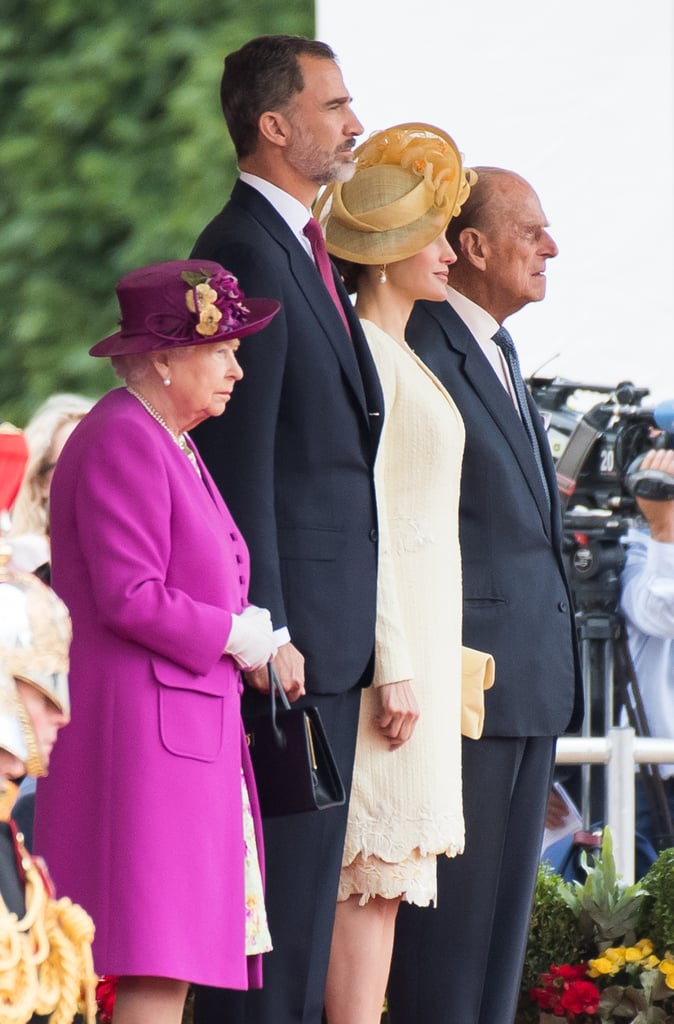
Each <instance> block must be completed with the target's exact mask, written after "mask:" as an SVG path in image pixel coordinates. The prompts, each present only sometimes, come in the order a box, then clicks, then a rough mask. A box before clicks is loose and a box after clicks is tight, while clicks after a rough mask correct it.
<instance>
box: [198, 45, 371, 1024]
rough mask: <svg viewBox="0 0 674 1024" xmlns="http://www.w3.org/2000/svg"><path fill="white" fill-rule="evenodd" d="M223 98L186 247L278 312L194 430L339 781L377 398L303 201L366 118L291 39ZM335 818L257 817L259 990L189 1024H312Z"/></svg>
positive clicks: (361, 678)
mask: <svg viewBox="0 0 674 1024" xmlns="http://www.w3.org/2000/svg"><path fill="white" fill-rule="evenodd" d="M221 98H222V105H223V110H224V113H225V118H226V121H227V126H228V129H229V132H230V135H231V137H232V141H233V143H234V146H235V149H236V153H237V157H238V163H239V169H240V178H239V180H238V181H237V183H236V184H235V186H234V190H233V192H232V195H231V198H230V200H229V202H228V203H227V205H226V206H225V207H224V209H223V210H222V211H221V212H220V213H219V214H218V215H217V216H216V217H215V218H214V220H213V221H211V223H210V224H209V225H208V226H207V227H206V228H205V230H204V231H203V232H202V234H201V235H200V237H199V239H198V240H197V242H196V244H195V246H194V249H193V253H192V255H193V256H194V257H200V256H201V257H204V258H209V259H214V260H217V261H219V262H222V263H224V264H225V265H226V266H227V267H229V268H230V269H231V270H232V271H233V272H234V273H235V274H236V275H237V277H238V278H239V281H240V283H241V286H242V287H243V289H244V290H247V291H249V292H250V294H258V293H259V294H264V295H269V296H272V297H274V298H276V299H278V300H279V301H280V303H281V312H280V314H279V315H278V317H277V318H276V322H274V324H273V325H270V327H269V328H268V329H265V330H264V331H263V332H261V334H260V338H259V341H260V343H259V344H257V343H251V346H250V348H249V349H248V350H247V352H245V353H243V350H242V359H241V365H242V367H243V370H244V378H245V383H244V384H243V386H242V388H241V393H240V394H238V393H237V394H236V395H235V397H234V398H233V399H232V402H231V405H230V408H229V410H228V416H227V419H228V420H229V422H228V423H226V424H220V423H219V422H218V426H217V427H215V428H212V427H210V426H207V425H206V424H204V425H203V428H201V429H199V430H197V431H195V432H194V436H195V439H196V441H197V443H198V445H199V447H200V450H201V452H202V454H203V457H204V459H205V461H206V463H207V464H208V466H209V468H210V470H211V472H212V474H213V476H214V477H215V480H216V481H217V483H218V485H219V487H220V488H221V490H222V493H223V495H224V496H225V499H226V501H227V503H228V505H229V507H230V509H231V511H232V514H233V515H234V518H235V520H236V521H237V524H238V526H239V527H240V529H241V531H242V533H243V535H244V537H245V539H246V541H247V543H248V546H249V548H250V554H251V583H250V594H251V600H252V601H255V602H259V603H261V604H263V605H264V606H265V607H267V608H269V609H270V610H271V613H272V620H273V623H274V627H275V629H276V630H277V633H278V639H279V643H280V647H279V652H278V654H277V656H276V658H275V659H274V664H275V667H276V669H277V671H278V674H279V677H280V679H281V682H282V684H283V687H284V689H285V690H286V692H287V694H288V696H289V697H290V698H291V699H298V700H299V701H303V700H305V701H306V700H308V701H310V703H311V704H314V705H317V706H318V707H319V709H320V713H321V716H322V718H323V721H324V724H325V726H326V729H327V732H328V734H329V736H330V739H331V742H332V745H333V748H334V751H335V754H336V757H337V760H338V763H339V766H340V769H341V773H342V777H343V780H344V783H345V785H346V787H347V792H348V788H349V786H350V780H351V771H352V765H353V755H354V748H355V740H356V730H357V722H358V709H359V703H360V693H361V687H362V686H364V685H367V684H368V683H369V682H370V679H371V673H372V660H373V647H374V622H375V589H376V563H377V518H376V508H375V499H374V484H373V463H374V458H375V453H376V450H377V443H378V439H379V433H380V430H381V423H382V418H383V399H382V395H381V390H380V386H379V380H378V378H377V375H376V371H375V368H374V364H373V362H372V358H371V356H370V352H369V349H368V347H367V343H366V341H365V338H364V336H363V333H362V330H361V328H360V325H359V322H358V319H357V317H356V316H355V314H354V312H353V307H352V305H351V303H350V302H349V299H348V296H347V294H346V292H345V290H344V288H343V286H342V283H341V281H340V279H339V277H338V275H337V274H336V272H335V271H334V269H333V267H332V265H331V264H330V262H329V260H328V257H327V254H326V253H325V249H324V245H323V241H322V235H320V230H319V232H318V233H317V232H316V228H317V225H316V223H315V221H313V220H312V218H311V212H310V208H311V205H312V203H313V201H314V199H315V198H316V194H317V192H318V189H319V187H320V186H321V185H323V184H326V183H328V182H330V181H345V180H348V178H350V177H351V175H352V174H353V171H354V164H353V157H352V150H353V146H354V140H355V137H356V136H357V135H359V134H360V133H361V132H362V126H361V124H360V122H359V121H358V119H357V118H356V116H355V115H354V114H353V112H352V110H351V98H350V96H349V94H348V91H347V89H346V87H345V85H344V82H343V79H342V75H341V72H340V69H339V67H338V65H337V62H336V59H335V55H334V53H333V52H332V50H331V49H330V48H329V47H328V46H327V45H326V44H324V43H320V42H315V41H312V40H308V39H303V38H299V37H294V36H262V37H260V38H258V39H254V40H251V41H250V42H249V43H247V44H246V45H245V46H243V47H242V48H241V49H240V50H238V51H237V52H235V53H232V54H230V55H229V56H228V57H227V59H226V61H225V70H224V75H223V78H222V87H221ZM248 682H249V684H251V687H252V688H248V693H247V695H246V697H245V698H244V700H245V704H246V705H247V709H248V710H251V709H253V708H254V707H258V708H259V707H260V706H261V704H263V703H264V704H266V702H267V701H268V698H266V699H265V697H264V693H263V691H264V690H265V689H266V688H267V682H266V678H265V675H264V673H262V674H257V675H256V674H254V673H253V674H252V675H251V676H249V678H248ZM204 824H205V827H206V825H207V823H204ZM345 826H346V808H345V807H343V808H338V809H334V808H333V809H331V810H328V811H324V812H321V813H316V814H304V815H294V816H291V817H287V818H270V819H268V820H267V821H266V822H265V845H266V851H267V858H266V859H267V893H266V902H267V909H268V916H269V924H270V928H271V932H272V941H273V944H274V951H273V953H271V954H270V955H269V956H267V957H266V958H265V964H264V988H263V990H262V991H261V992H251V993H245V994H238V993H228V992H219V991H217V990H209V989H205V990H201V991H199V992H198V993H197V999H196V1021H197V1024H216V1022H217V1024H220V1022H221V1021H223V1020H226V1021H228V1022H232V1021H246V1022H252V1021H254V1022H256V1024H257V1022H260V1024H261V1022H264V1024H319V1021H320V1020H321V1014H322V1007H323V990H324V983H325V974H326V970H327V962H328V956H329V951H330V941H331V935H332V925H333V918H334V912H335V905H336V893H337V882H338V875H339V869H340V862H341V855H342V847H343V843H344V830H345ZM205 841H207V837H206V839H205ZM213 941H214V942H217V936H215V935H214V936H213Z"/></svg>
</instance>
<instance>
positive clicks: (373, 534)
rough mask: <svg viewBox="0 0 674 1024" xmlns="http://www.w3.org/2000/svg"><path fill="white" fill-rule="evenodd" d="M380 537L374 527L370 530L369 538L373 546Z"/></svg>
mask: <svg viewBox="0 0 674 1024" xmlns="http://www.w3.org/2000/svg"><path fill="white" fill-rule="evenodd" d="M378 536H379V535H378V533H377V531H376V530H375V528H374V527H372V529H371V530H370V532H369V534H368V537H369V538H370V540H371V541H372V543H373V544H376V542H377V539H378Z"/></svg>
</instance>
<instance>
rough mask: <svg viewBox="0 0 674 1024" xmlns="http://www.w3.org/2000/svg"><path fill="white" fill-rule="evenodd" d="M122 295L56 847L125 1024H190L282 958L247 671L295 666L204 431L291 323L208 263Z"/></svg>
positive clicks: (62, 887) (68, 579)
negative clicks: (193, 986)
mask: <svg viewBox="0 0 674 1024" xmlns="http://www.w3.org/2000/svg"><path fill="white" fill-rule="evenodd" d="M117 294H118V299H119V303H120V307H121V312H122V318H121V329H120V331H118V332H117V333H116V334H114V335H112V336H111V337H109V338H106V339H104V340H103V341H101V342H99V343H98V344H97V345H95V346H94V347H93V349H91V354H92V355H94V356H108V357H111V359H112V363H113V367H114V368H115V371H116V372H117V374H118V375H119V376H120V377H121V378H122V379H123V380H124V381H125V383H126V387H122V388H119V389H116V390H114V391H112V392H110V393H109V394H107V395H105V396H104V397H103V398H102V399H101V400H100V401H99V402H98V403H97V404H96V405H95V406H94V408H93V409H92V411H91V412H90V413H88V415H87V416H86V417H85V418H84V420H83V421H82V422H81V423H80V424H79V425H78V427H77V428H76V430H75V431H74V433H73V435H72V436H71V438H70V439H69V441H68V443H67V445H66V447H65V449H64V451H63V454H62V455H61V458H60V460H59V464H58V468H57V471H56V474H55V477H54V482H53V486H52V495H51V530H52V573H53V585H54V588H55V589H56V591H57V592H58V593H59V595H60V596H61V597H62V598H63V599H64V600H65V602H66V604H67V605H68V607H69V609H70V612H71V615H72V621H73V642H72V650H71V672H70V684H71V693H72V705H73V712H72V721H71V724H70V725H69V727H68V728H67V729H66V730H65V731H64V736H63V745H62V746H61V747H60V748H59V749H58V750H57V751H56V753H55V755H54V758H53V764H52V768H51V771H50V775H49V778H48V779H47V780H45V782H44V784H43V783H40V792H39V794H38V798H37V809H36V843H37V844H38V847H37V848H38V849H40V851H41V853H43V855H44V857H45V859H46V860H47V863H48V864H49V865H50V870H51V873H52V875H53V877H54V881H55V884H56V886H57V889H58V890H59V891H61V892H67V893H68V894H69V896H72V898H73V899H74V900H76V901H78V902H79V903H81V904H82V906H84V907H85V909H86V910H87V911H88V912H89V913H90V914H91V916H92V917H93V919H94V922H95V925H96V938H95V943H94V961H95V967H96V970H97V971H98V973H99V974H105V975H113V976H117V977H118V978H119V981H118V983H117V994H116V1002H115V1011H114V1021H115V1024H141V1022H142V1024H147V1022H149V1021H152V1024H177V1022H179V1021H180V1019H181V1015H182V1009H183V1004H184V1001H185V996H186V993H187V987H188V984H189V983H191V982H192V983H199V984H204V985H215V986H222V987H226V988H247V987H249V986H251V987H259V986H260V984H261V956H260V954H261V953H263V952H266V951H267V950H269V949H270V948H271V945H270V937H269V933H268V930H267V923H266V916H265V912H264V903H263V899H262V880H261V868H260V860H259V858H260V857H261V853H262V841H261V832H260V827H259V810H258V805H257V798H256V794H255V785H254V781H253V777H252V772H251V767H250V761H249V758H248V752H247V748H246V742H245V735H244V732H243V727H242V723H241V717H240V697H241V692H242V681H241V674H240V670H241V669H253V668H259V667H262V666H263V665H264V664H266V662H267V661H268V660H269V658H270V657H271V656H273V654H274V653H275V650H276V645H275V643H274V639H273V634H272V628H271V622H270V617H269V613H268V612H267V611H266V610H265V609H260V608H256V607H254V606H252V605H249V604H248V601H247V586H248V575H249V568H248V554H247V550H246V545H245V543H244V540H243V538H242V537H241V535H240V533H239V531H238V530H237V527H236V525H235V523H234V522H233V520H232V518H231V516H230V514H229V512H228V510H227V508H226V506H225V505H224V503H223V502H222V499H221V498H220V495H219V493H218V490H217V488H216V487H215V486H214V484H213V482H212V480H211V478H210V476H209V473H208V471H207V470H206V468H205V466H204V465H203V463H202V461H201V459H200V458H199V455H198V453H197V452H196V451H195V449H194V448H193V446H192V443H191V441H190V439H189V437H188V436H187V434H186V431H187V430H189V429H190V428H192V427H194V426H195V425H196V424H197V423H200V422H201V421H202V420H204V419H206V418H207V417H208V416H219V415H221V414H222V413H223V412H224V411H225V408H226V405H227V403H228V401H229V399H230V397H231V394H232V389H233V388H234V385H235V384H236V383H237V382H238V381H239V380H240V379H241V376H242V371H241V369H240V367H239V364H238V363H237V360H236V350H237V348H238V345H239V339H240V338H242V337H244V336H246V335H249V334H252V333H254V332H256V331H259V330H261V329H262V328H263V327H264V326H265V325H266V324H267V323H268V322H269V321H270V320H271V319H272V318H273V316H274V315H275V314H276V312H277V311H278V309H279V306H278V303H276V302H275V301H273V300H266V299H245V297H244V296H243V293H242V292H241V291H240V290H239V289H238V286H237V282H236V279H235V278H234V277H233V276H232V275H231V274H229V273H228V272H227V271H225V270H223V268H222V267H221V266H219V265H218V264H217V263H211V262H208V261H204V260H188V261H181V262H171V263H161V264H156V265H154V266H151V267H146V268H143V269H141V270H136V271H133V272H131V273H130V274H127V275H126V276H125V277H124V278H122V280H121V281H120V282H119V284H118V286H117ZM246 344H264V340H263V339H254V340H253V341H250V342H246Z"/></svg>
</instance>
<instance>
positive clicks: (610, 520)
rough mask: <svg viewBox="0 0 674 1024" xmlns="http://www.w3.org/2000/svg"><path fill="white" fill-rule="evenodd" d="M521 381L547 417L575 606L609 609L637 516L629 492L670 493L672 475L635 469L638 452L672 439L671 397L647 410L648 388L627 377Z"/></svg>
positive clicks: (655, 495) (663, 497) (641, 495)
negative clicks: (613, 381) (606, 382)
mask: <svg viewBox="0 0 674 1024" xmlns="http://www.w3.org/2000/svg"><path fill="white" fill-rule="evenodd" d="M528 383H529V387H530V388H531V393H532V396H533V398H534V401H535V402H536V405H537V407H538V409H539V411H540V413H541V415H542V416H543V418H544V420H546V421H547V423H548V438H549V441H550V447H551V450H552V456H553V459H554V460H555V465H556V470H557V483H558V487H559V492H560V499H561V503H562V510H563V515H564V523H563V525H564V551H565V556H566V558H567V560H568V562H567V569H568V572H569V579H570V582H571V587H572V591H573V594H574V600H575V602H576V607H577V608H578V609H580V610H582V609H583V608H586V607H590V608H592V607H597V608H604V609H611V608H614V607H616V606H617V603H618V600H619V596H620V570H621V569H622V565H623V561H624V554H623V544H622V538H623V537H624V535H625V534H626V532H627V530H628V529H629V527H630V526H631V525H632V523H633V522H634V520H635V518H636V516H637V513H638V508H637V505H636V498H637V497H639V498H650V499H652V500H656V501H657V500H668V499H672V498H674V477H671V476H669V475H668V474H666V473H662V472H660V471H659V470H655V469H645V470H644V469H642V468H641V462H642V460H643V457H644V455H645V454H646V452H648V451H649V450H651V449H653V448H670V447H671V446H672V433H671V431H672V430H673V429H674V403H673V402H662V403H660V404H659V405H658V406H656V407H655V409H647V408H645V407H644V406H643V405H642V402H643V400H644V398H645V397H646V396H647V395H648V394H649V390H648V388H638V387H635V386H634V384H632V383H630V382H629V381H625V382H623V383H620V384H618V385H617V386H615V387H605V386H603V385H593V384H585V383H579V382H575V381H567V380H563V379H561V378H553V379H549V378H543V377H532V378H530V379H529V381H528Z"/></svg>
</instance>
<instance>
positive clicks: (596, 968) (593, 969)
mask: <svg viewBox="0 0 674 1024" xmlns="http://www.w3.org/2000/svg"><path fill="white" fill-rule="evenodd" d="M588 963H589V970H588V972H587V973H588V974H589V976H590V977H591V978H598V977H599V975H600V974H615V973H616V971H617V970H618V968H617V967H616V966H615V964H614V962H613V961H612V960H610V959H609V957H607V956H598V957H597V959H596V960H590V961H588Z"/></svg>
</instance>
